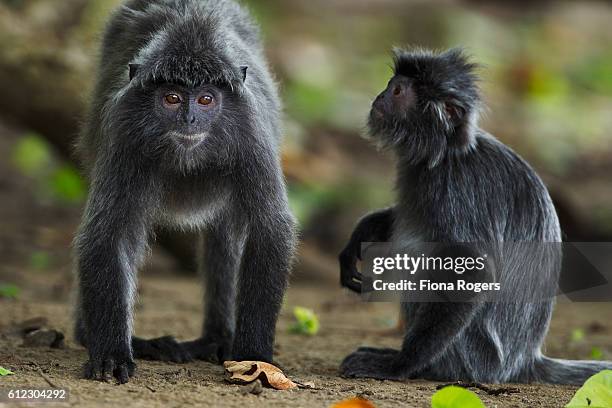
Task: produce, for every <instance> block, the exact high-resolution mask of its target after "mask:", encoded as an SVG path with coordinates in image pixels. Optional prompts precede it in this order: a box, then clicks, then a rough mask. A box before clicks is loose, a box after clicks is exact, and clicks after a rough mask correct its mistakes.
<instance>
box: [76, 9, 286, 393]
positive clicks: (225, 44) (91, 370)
mask: <svg viewBox="0 0 612 408" xmlns="http://www.w3.org/2000/svg"><path fill="white" fill-rule="evenodd" d="M247 68H248V74H247ZM168 83H169V84H173V86H174V85H176V86H183V87H185V89H194V88H195V87H198V86H207V84H213V85H214V87H215V88H214V89H218V90H220V91H219V92H221V93H222V96H223V104H222V107H221V108H220V112H219V115H218V116H217V117H216V119H214V120H213V121H212V122H211V123H210V128H207V130H208V133H207V136H206V138H205V139H204V141H203V142H202V143H200V144H198V145H196V146H195V147H193V148H187V147H185V146H183V145H181V144H178V143H174V142H173V140H172V138H171V137H169V135H168V134H167V131H168V129H167V125H165V124H162V122H160V119H159V116H158V114H157V112H158V111H157V110H156V109H157V108H155V107H154V105H155V103H154V100H153V99H154V96H153V95H154V92H155V90H156V89H158V87H160V86H164V84H168ZM211 86H212V85H211ZM280 111H281V107H280V102H279V99H278V96H277V89H276V85H275V83H274V81H273V79H272V77H271V75H270V72H269V70H268V67H267V64H266V61H265V59H264V56H263V51H262V46H261V44H260V40H259V34H258V30H257V29H256V27H255V25H254V24H253V22H252V21H251V18H250V17H249V15H248V14H247V13H246V11H245V10H244V9H242V8H241V7H240V6H239V5H238V4H236V3H235V2H233V1H229V0H228V1H223V0H221V1H216V0H215V1H212V0H211V1H206V0H201V1H198V0H175V1H165V0H146V1H145V0H130V1H127V2H126V3H125V4H124V5H123V6H121V7H120V8H119V9H118V10H117V11H116V12H115V13H114V15H113V17H112V19H111V20H110V22H109V24H108V26H107V30H106V34H105V37H104V43H103V46H102V54H101V62H100V72H99V76H98V82H97V85H96V88H95V90H94V92H93V98H92V101H91V106H90V109H89V114H88V118H87V120H86V125H85V127H84V130H83V133H82V138H81V140H80V144H79V152H80V153H81V157H82V159H83V163H84V165H85V167H86V169H87V172H88V174H89V178H90V181H91V188H90V193H89V199H88V201H87V206H86V209H85V212H84V215H83V221H82V224H81V227H80V230H79V233H78V235H77V237H76V239H75V249H76V268H77V271H78V277H79V301H78V306H77V324H76V337H77V339H78V340H79V341H80V342H81V343H82V344H84V345H85V346H86V347H87V349H88V352H89V361H88V362H87V364H86V365H85V376H86V377H87V378H93V379H105V378H109V377H111V376H114V377H115V378H117V379H118V381H119V382H122V383H123V382H126V381H128V379H129V376H131V375H132V373H133V371H134V367H135V365H134V358H138V357H142V358H153V359H162V360H172V361H179V362H180V361H186V360H189V359H192V358H200V359H205V360H209V361H216V362H218V361H222V360H225V359H230V358H231V359H235V360H262V361H271V360H272V351H273V344H274V331H275V324H276V320H277V316H278V312H279V309H280V306H281V301H282V297H283V293H284V290H285V288H286V284H287V277H288V271H289V267H290V261H291V259H292V254H293V248H294V241H295V233H294V219H293V216H292V215H291V213H290V211H289V208H288V203H287V194H286V188H285V183H284V178H283V174H282V170H281V165H280V159H279V152H278V146H279V142H280V120H279V117H280ZM160 223H163V224H167V225H170V226H173V227H179V228H195V229H197V230H202V231H204V230H206V232H207V234H206V240H205V242H204V241H203V242H202V243H201V244H200V247H201V248H202V250H203V252H205V253H204V257H203V272H204V276H205V281H206V282H205V283H206V296H205V302H206V306H205V320H204V331H203V335H202V337H201V338H200V339H198V340H195V341H192V342H186V343H179V342H177V341H175V340H174V339H173V338H171V337H164V338H160V339H154V340H143V339H138V338H132V307H133V302H134V298H135V295H136V275H137V269H138V267H139V266H140V265H141V263H142V261H143V258H144V257H145V255H146V251H147V241H148V238H149V235H150V234H151V231H152V229H153V227H154V226H155V225H157V224H160Z"/></svg>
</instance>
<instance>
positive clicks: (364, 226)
mask: <svg viewBox="0 0 612 408" xmlns="http://www.w3.org/2000/svg"><path fill="white" fill-rule="evenodd" d="M392 230H393V208H387V209H384V210H379V211H376V212H373V213H371V214H368V215H366V216H365V217H363V218H362V219H361V220H360V221H359V222H358V223H357V226H356V227H355V230H354V231H353V233H352V234H351V238H350V239H349V242H348V244H347V245H346V247H345V248H344V249H343V250H342V252H341V253H340V256H339V261H340V284H341V285H342V286H344V287H346V288H348V289H350V290H352V291H354V292H357V293H361V281H362V276H361V273H360V272H359V271H358V270H357V261H358V260H361V243H362V242H386V241H388V240H389V239H390V238H391V233H392Z"/></svg>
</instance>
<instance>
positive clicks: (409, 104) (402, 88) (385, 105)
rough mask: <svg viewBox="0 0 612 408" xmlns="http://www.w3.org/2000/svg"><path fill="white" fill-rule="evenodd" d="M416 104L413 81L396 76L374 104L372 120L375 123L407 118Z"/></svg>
mask: <svg viewBox="0 0 612 408" xmlns="http://www.w3.org/2000/svg"><path fill="white" fill-rule="evenodd" d="M415 102H416V94H415V93H414V90H413V88H412V80H411V79H410V78H407V77H405V76H402V75H396V76H394V77H393V78H391V80H390V81H389V83H388V84H387V88H386V89H385V90H383V91H382V92H381V93H380V94H379V95H378V96H377V97H376V99H375V100H374V102H373V103H372V111H371V118H372V119H373V120H375V121H376V120H385V119H387V120H388V119H391V118H396V119H397V118H400V119H401V118H406V117H407V116H408V113H409V112H410V110H411V109H412V108H413V107H414V105H415Z"/></svg>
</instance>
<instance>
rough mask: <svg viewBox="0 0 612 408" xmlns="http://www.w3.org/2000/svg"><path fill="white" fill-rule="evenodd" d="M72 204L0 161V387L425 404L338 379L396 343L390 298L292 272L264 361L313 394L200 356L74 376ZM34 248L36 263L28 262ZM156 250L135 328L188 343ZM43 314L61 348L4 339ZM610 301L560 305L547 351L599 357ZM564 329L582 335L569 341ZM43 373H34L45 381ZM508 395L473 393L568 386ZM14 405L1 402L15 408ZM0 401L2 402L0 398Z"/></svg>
mask: <svg viewBox="0 0 612 408" xmlns="http://www.w3.org/2000/svg"><path fill="white" fill-rule="evenodd" d="M0 133H2V134H1V135H0V154H1V155H2V157H6V156H5V155H4V153H6V152H8V151H10V146H11V145H12V143H14V141H15V140H16V139H15V135H16V133H15V132H14V131H12V130H11V131H9V130H8V129H7V128H4V127H2V126H0ZM79 211H80V209H79V208H76V207H74V208H73V207H61V206H57V205H56V204H53V203H52V202H45V200H39V199H38V198H37V197H36V192H35V191H34V188H33V187H32V183H31V182H30V180H28V179H25V178H24V177H23V176H21V175H19V174H17V173H16V172H15V171H14V169H12V167H11V165H10V161H9V160H0V225H1V227H0V282H2V281H5V282H13V283H15V284H17V285H18V286H19V287H20V288H21V293H20V294H19V296H18V298H17V299H0V366H2V367H5V368H8V369H10V370H12V371H13V372H14V373H15V374H14V375H12V376H5V377H0V388H11V387H17V388H49V384H48V382H47V381H48V380H49V381H51V382H52V383H53V384H55V385H56V386H58V387H61V388H67V389H69V392H70V399H69V403H68V404H69V405H73V406H103V405H104V406H109V405H110V406H143V407H144V406H146V407H173V406H177V407H178V406H187V405H196V406H198V405H199V406H206V407H251V406H254V407H256V406H262V407H285V406H290V407H328V406H330V405H331V404H332V403H334V402H337V401H340V400H343V399H346V398H351V397H354V396H356V395H362V396H364V397H366V398H368V399H369V400H371V401H372V402H373V403H374V404H375V405H376V406H377V407H398V406H402V407H429V406H430V399H431V395H432V394H433V393H434V392H435V390H436V385H438V384H437V383H433V382H427V381H409V382H390V381H375V380H346V379H341V378H339V377H338V374H337V368H338V365H339V363H340V361H341V360H342V358H343V357H344V356H345V355H346V354H348V353H349V352H351V351H352V350H354V349H355V348H356V347H358V346H360V345H364V344H369V345H381V346H397V345H398V344H399V343H400V338H399V337H397V336H391V335H389V334H385V332H386V331H388V330H389V329H390V328H391V327H392V326H393V322H394V321H395V319H396V316H397V305H392V304H361V303H360V301H359V299H358V298H357V297H355V296H353V295H351V294H349V293H347V292H345V291H344V290H342V289H341V288H339V287H338V285H337V284H336V277H335V276H330V277H329V279H323V280H318V279H320V278H317V279H316V280H315V279H312V278H311V279H308V278H305V277H304V275H299V276H297V277H296V279H295V280H294V282H293V283H292V285H291V288H290V290H289V291H288V294H287V298H286V302H285V305H284V308H283V313H282V316H281V318H280V321H279V324H278V328H277V346H276V356H275V358H276V360H277V361H278V362H279V364H280V365H281V366H282V367H283V368H284V370H285V372H286V373H287V374H288V375H289V376H290V377H291V378H293V379H296V380H299V381H301V382H313V383H314V384H315V387H316V389H308V390H305V389H300V390H293V391H274V390H270V389H265V390H264V391H263V393H262V394H261V395H258V396H256V395H252V394H245V393H244V390H243V388H242V387H241V386H238V385H230V384H228V383H227V382H225V380H224V376H223V369H222V368H221V367H220V366H216V365H212V364H209V363H205V362H194V363H189V364H172V363H161V362H147V361H138V369H137V375H136V376H135V377H134V378H133V379H132V380H131V381H130V382H129V383H128V384H126V385H122V386H118V385H116V384H114V383H101V382H92V381H86V380H83V379H81V378H80V369H81V365H82V363H83V362H84V361H85V358H86V353H85V350H84V349H83V348H81V347H79V346H77V345H76V344H75V343H74V341H73V340H72V338H71V325H72V321H71V308H70V292H71V290H70V286H71V274H70V266H69V265H70V255H69V245H70V241H71V238H72V234H73V233H74V229H75V227H76V224H77V222H78V214H79ZM41 250H44V251H46V253H48V254H49V257H50V263H49V265H47V266H46V267H45V268H44V270H41V268H40V265H39V266H38V267H37V266H36V263H33V262H32V261H31V259H32V253H35V252H36V251H41ZM159 252H160V251H154V255H153V259H152V261H150V262H149V264H148V265H147V267H146V268H145V270H144V271H142V273H141V274H140V289H139V292H140V297H139V302H138V305H137V310H136V325H135V330H136V333H137V334H138V335H140V336H144V337H155V336H162V335H166V334H172V335H176V336H177V337H178V338H180V339H191V338H195V337H196V336H197V335H198V334H199V331H200V325H201V291H200V288H199V284H198V279H197V277H191V276H188V275H185V274H184V273H178V272H177V271H176V270H175V269H176V268H175V266H174V263H173V262H172V261H171V260H169V259H168V258H166V257H165V256H164V255H163V254H161V253H159ZM296 305H300V306H305V307H309V308H312V309H314V310H315V311H316V313H317V314H318V315H319V317H320V320H321V329H320V332H319V333H318V334H317V335H315V336H311V337H308V336H300V335H295V334H289V333H288V327H289V325H290V324H291V322H292V316H291V310H292V308H293V306H296ZM34 317H45V318H47V319H48V322H49V326H50V327H52V328H54V329H57V330H59V331H61V332H63V333H65V334H66V336H67V340H66V346H65V348H63V349H51V348H30V347H24V346H22V345H21V344H22V339H21V338H19V337H18V336H15V335H10V334H8V333H9V332H10V331H11V327H13V326H14V324H15V323H16V322H21V321H23V320H25V319H30V318H34ZM611 317H612V304H560V305H559V306H558V308H557V310H556V313H555V316H554V320H553V322H552V326H551V330H550V334H549V336H548V340H547V349H546V352H547V354H549V355H551V356H563V357H566V358H587V357H588V356H589V355H590V353H591V349H592V348H593V347H599V348H601V350H602V351H603V353H604V357H607V358H610V356H611V354H610V353H611V352H612V319H611ZM574 329H582V330H583V331H584V333H585V335H584V338H583V339H582V340H580V341H576V340H572V338H571V337H572V336H571V333H572V331H573V330H574ZM45 378H46V379H45ZM517 387H518V388H519V392H518V393H515V394H511V395H499V396H490V395H486V394H485V393H484V392H482V391H478V390H476V393H477V394H479V396H480V397H481V398H482V400H483V401H484V402H485V404H486V406H487V407H555V408H558V407H562V406H563V405H565V404H566V403H567V402H568V401H569V400H570V398H571V396H572V395H573V393H574V392H575V390H576V387H568V386H547V385H518V386H517ZM16 405H17V404H6V406H16ZM0 406H2V403H0Z"/></svg>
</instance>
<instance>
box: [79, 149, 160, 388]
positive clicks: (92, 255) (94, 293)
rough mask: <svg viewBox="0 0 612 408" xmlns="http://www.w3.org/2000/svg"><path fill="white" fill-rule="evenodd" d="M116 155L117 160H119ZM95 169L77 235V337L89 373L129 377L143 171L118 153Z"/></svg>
mask: <svg viewBox="0 0 612 408" xmlns="http://www.w3.org/2000/svg"><path fill="white" fill-rule="evenodd" d="M115 159H116V160H115ZM115 159H112V160H111V159H109V160H105V161H102V160H101V162H102V163H100V164H99V165H98V166H96V169H95V170H94V173H93V174H94V175H93V181H92V185H91V189H90V194H89V198H88V201H87V206H86V209H85V212H84V217H83V222H82V224H81V227H80V230H79V234H78V236H77V238H76V242H75V244H76V255H77V265H76V266H77V269H78V278H79V300H78V301H79V304H78V314H77V323H76V337H77V339H78V340H79V341H81V342H82V343H83V344H84V345H85V346H86V347H87V350H88V352H89V361H88V362H87V363H86V364H85V373H84V374H85V377H87V378H90V379H100V380H105V379H108V378H111V377H112V376H114V377H115V378H117V380H118V381H119V382H120V383H125V382H127V381H128V379H129V377H130V376H131V375H132V373H133V371H134V368H135V365H134V361H133V356H132V349H131V345H130V340H131V326H132V306H133V301H134V296H135V292H136V268H137V266H138V263H139V262H140V260H141V259H142V257H143V255H144V252H145V247H146V238H147V226H146V214H147V210H148V208H146V201H147V200H146V199H147V198H150V197H151V192H150V191H146V190H145V186H146V183H145V181H144V180H142V179H141V177H140V175H141V174H143V172H140V171H138V170H137V169H130V167H129V166H126V165H128V164H131V163H130V162H128V161H122V160H121V159H120V158H118V157H115Z"/></svg>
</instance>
